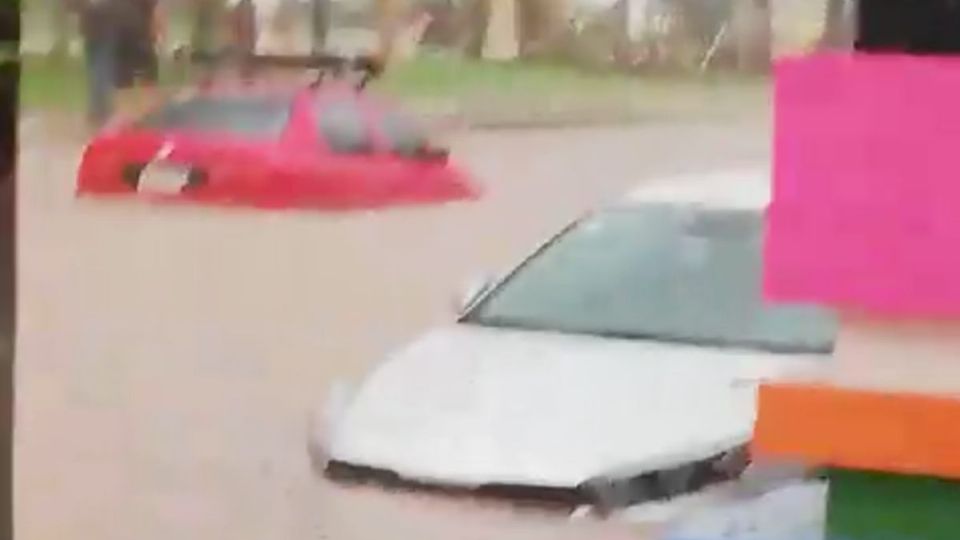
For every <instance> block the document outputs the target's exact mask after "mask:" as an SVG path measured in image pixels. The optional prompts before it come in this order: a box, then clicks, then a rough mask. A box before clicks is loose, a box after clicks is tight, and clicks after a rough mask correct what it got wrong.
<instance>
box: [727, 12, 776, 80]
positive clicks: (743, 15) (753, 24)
mask: <svg viewBox="0 0 960 540" xmlns="http://www.w3.org/2000/svg"><path fill="white" fill-rule="evenodd" d="M734 27H735V30H736V34H737V65H738V67H739V69H740V70H741V71H744V72H748V73H764V72H766V71H768V70H769V69H770V58H771V53H772V48H773V47H772V37H773V36H772V29H771V9H770V1H769V0H738V1H737V3H736V6H735V7H734Z"/></svg>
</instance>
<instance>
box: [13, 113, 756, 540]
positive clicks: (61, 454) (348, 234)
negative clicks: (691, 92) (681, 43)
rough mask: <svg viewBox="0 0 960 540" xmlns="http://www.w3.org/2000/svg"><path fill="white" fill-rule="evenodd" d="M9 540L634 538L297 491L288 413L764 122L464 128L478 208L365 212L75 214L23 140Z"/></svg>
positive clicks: (296, 443) (606, 529) (83, 210)
mask: <svg viewBox="0 0 960 540" xmlns="http://www.w3.org/2000/svg"><path fill="white" fill-rule="evenodd" d="M23 133H24V135H23V140H22V153H23V158H22V162H21V176H20V188H21V193H20V214H21V215H20V242H21V245H20V261H19V263H20V283H19V288H20V308H21V311H20V320H19V327H20V328H19V329H20V334H19V343H18V357H17V361H18V365H17V385H18V386H17V392H18V411H17V414H18V416H17V422H18V424H17V442H16V459H17V463H16V521H17V523H16V526H17V538H18V540H49V539H53V538H77V539H81V538H82V539H96V540H129V539H131V538H137V539H138V540H170V539H174V538H176V539H203V540H265V539H278V540H279V539H283V540H307V539H315V540H318V539H328V540H383V539H388V538H411V539H412V538H416V539H419V540H431V539H437V540H440V539H443V540H449V539H451V538H457V539H458V540H471V539H478V540H479V539H498V540H511V539H521V538H522V539H524V540H540V539H544V540H546V539H552V540H557V539H567V538H569V539H580V538H584V539H586V538H591V539H593V540H599V539H604V540H605V539H620V538H639V537H640V536H641V533H640V532H639V531H638V530H637V529H636V527H635V526H627V525H624V524H615V523H595V522H590V521H583V522H578V523H577V524H576V525H570V524H568V522H567V520H566V519H564V518H563V517H562V516H557V515H552V514H549V513H543V512H534V511H520V510H517V509H512V508H510V507H508V506H502V505H494V504H479V503H476V502H470V501H463V500H446V499H443V498H438V497H434V496H422V495H410V494H407V495H403V494H384V493H381V492H380V491H379V490H376V489H345V488H341V487H337V486H333V485H330V484H326V483H323V482H318V481H316V480H315V479H313V478H311V476H310V473H309V469H308V465H307V461H306V456H305V452H304V437H305V429H306V411H307V410H308V409H309V408H310V407H311V406H312V405H313V404H315V403H320V402H321V401H322V400H323V397H324V392H325V389H326V387H327V385H328V383H329V382H330V381H331V380H333V379H334V378H337V377H347V378H352V379H355V378H356V377H357V376H358V375H359V374H361V373H362V372H363V370H364V369H365V368H366V367H368V366H369V365H370V363H371V362H372V361H375V360H376V359H377V358H378V357H379V356H380V355H382V354H383V353H384V352H385V351H387V350H389V349H390V348H391V347H394V346H396V345H398V344H400V343H402V342H403V341H404V340H406V339H408V338H410V337H412V336H413V335H414V334H415V333H416V332H418V331H419V330H421V329H423V328H424V327H426V326H427V325H429V324H431V323H432V322H435V321H438V320H442V319H444V318H447V317H450V316H451V313H450V306H451V299H452V298H453V293H454V292H455V291H456V290H457V286H458V285H459V284H460V283H461V282H462V281H463V280H464V279H465V278H469V277H470V276H471V275H473V274H474V273H475V272H477V271H484V270H488V269H493V270H496V269H498V268H502V267H503V266H504V265H507V264H509V263H511V262H513V261H514V260H515V259H516V258H517V257H518V256H521V255H523V254H524V253H525V252H526V250H527V249H528V248H529V247H531V246H532V245H533V244H534V243H535V242H536V241H537V240H539V239H540V238H541V237H543V236H544V235H546V234H548V233H551V232H552V231H554V229H555V228H556V227H558V226H559V225H561V224H563V223H564V222H565V221H566V220H568V219H570V218H572V217H574V216H576V215H577V214H579V213H580V212H581V211H583V210H584V209H586V208H588V207H590V206H592V205H594V204H596V203H599V202H601V201H604V200H607V199H610V198H612V197H614V196H616V195H618V194H620V193H621V192H623V191H624V190H626V189H628V188H630V187H631V186H633V185H636V184H638V183H639V182H641V181H644V180H647V179H650V178H652V177H654V176H657V175H661V174H669V173H679V172H695V171H703V170H710V169H713V168H716V167H719V166H723V165H729V166H743V165H747V164H751V163H757V162H764V161H765V160H766V159H767V158H768V148H767V140H768V138H769V137H768V130H767V128H766V126H765V125H762V124H760V123H746V124H728V125H706V124H700V125H697V124H670V125H667V124H657V125H647V126H640V127H629V128H627V127H621V128H616V129H613V128H609V129H601V128H595V129H582V130H559V131H503V132H484V133H474V134H464V135H462V136H459V137H458V138H457V142H456V146H455V154H456V155H457V156H459V157H460V158H462V159H463V160H464V161H465V162H467V163H468V164H469V165H470V166H472V167H473V169H474V170H475V171H476V172H477V174H478V175H479V177H480V178H481V179H482V180H483V181H484V183H485V184H486V185H487V187H488V189H489V196H488V197H487V198H486V199H485V200H483V201H482V202H479V203H475V204H458V205H451V206H447V207H443V208H429V209H424V208H421V209H406V210H396V211H390V212H384V213H359V214H352V215H337V216H331V215H321V214H317V213H310V212H286V213H267V212H262V211H243V210H223V209H216V210H215V209H209V208H155V207H149V206H145V205H142V204H137V203H127V202H124V203H103V202H92V201H75V200H74V199H73V196H72V178H73V176H72V175H73V170H74V167H75V165H76V160H77V158H78V155H79V151H80V149H79V147H78V146H77V145H76V144H75V143H71V142H69V141H64V140H61V138H60V137H56V136H50V135H49V134H47V132H46V131H45V127H44V125H43V124H42V123H40V122H39V121H36V120H33V119H27V120H26V125H24V127H23Z"/></svg>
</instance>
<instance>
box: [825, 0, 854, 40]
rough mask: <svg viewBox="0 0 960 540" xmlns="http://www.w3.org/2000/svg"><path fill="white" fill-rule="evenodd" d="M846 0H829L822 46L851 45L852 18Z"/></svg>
mask: <svg viewBox="0 0 960 540" xmlns="http://www.w3.org/2000/svg"><path fill="white" fill-rule="evenodd" d="M848 15H849V14H848V12H847V1H846V0H827V5H826V14H825V16H824V23H823V34H822V35H821V36H820V46H821V47H823V48H827V49H836V48H842V47H846V46H847V45H849V42H850V39H851V37H852V36H850V33H849V30H850V25H849V23H850V19H849V16H848Z"/></svg>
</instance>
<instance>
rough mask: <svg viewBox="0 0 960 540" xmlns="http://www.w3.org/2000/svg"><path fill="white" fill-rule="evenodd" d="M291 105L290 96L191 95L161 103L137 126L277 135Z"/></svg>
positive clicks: (236, 133) (173, 129)
mask: <svg viewBox="0 0 960 540" xmlns="http://www.w3.org/2000/svg"><path fill="white" fill-rule="evenodd" d="M291 106H292V101H291V100H287V99H279V98H256V99H255V98H223V97H216V98H214V97H201V98H193V99H189V100H186V101H181V102H176V103H171V104H168V105H166V106H164V107H162V108H161V109H160V110H158V111H156V112H154V113H153V114H151V115H149V116H147V117H146V118H145V119H143V120H142V121H141V122H140V124H139V127H141V128H144V129H153V130H164V131H194V132H214V133H229V134H235V135H239V136H243V137H252V138H276V137H279V136H280V134H281V133H282V132H283V130H284V128H285V127H286V125H287V122H288V121H289V119H290V109H291Z"/></svg>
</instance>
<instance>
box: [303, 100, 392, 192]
mask: <svg viewBox="0 0 960 540" xmlns="http://www.w3.org/2000/svg"><path fill="white" fill-rule="evenodd" d="M313 120H314V122H315V125H316V129H317V136H318V145H319V148H317V159H316V160H315V161H314V167H313V171H312V175H311V176H312V177H313V180H312V181H313V182H314V183H315V184H318V185H315V188H316V189H317V190H320V191H322V192H323V194H324V196H325V197H326V198H328V200H329V201H331V202H342V203H344V204H361V203H365V204H370V203H375V202H376V200H375V199H377V197H378V195H377V190H376V185H377V180H378V178H377V176H378V175H377V174H376V167H375V165H376V153H377V148H376V141H375V140H374V137H373V136H372V133H371V131H370V129H369V124H368V122H367V120H366V115H365V113H364V111H363V109H362V108H361V107H360V105H359V104H358V103H357V101H356V100H355V99H352V98H351V97H349V96H344V97H337V98H334V99H330V100H325V101H323V102H321V103H318V104H316V105H315V106H314V107H313Z"/></svg>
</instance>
